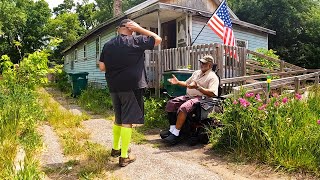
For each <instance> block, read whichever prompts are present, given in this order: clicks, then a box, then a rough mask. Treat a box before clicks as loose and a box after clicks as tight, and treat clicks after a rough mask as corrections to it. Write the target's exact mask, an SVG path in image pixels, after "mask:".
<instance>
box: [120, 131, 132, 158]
mask: <svg viewBox="0 0 320 180" xmlns="http://www.w3.org/2000/svg"><path fill="white" fill-rule="evenodd" d="M131 134H132V128H126V127H122V128H121V157H122V158H127V157H128V149H129V145H130V141H131Z"/></svg>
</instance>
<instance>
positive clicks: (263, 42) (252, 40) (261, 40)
mask: <svg viewBox="0 0 320 180" xmlns="http://www.w3.org/2000/svg"><path fill="white" fill-rule="evenodd" d="M205 23H206V20H205V19H203V18H199V17H193V18H192V42H193V41H194V39H195V38H196V37H197V35H198V34H199V32H200V31H201V29H202V27H203V26H204V25H205ZM233 32H234V35H235V38H236V39H239V40H245V41H248V49H250V50H256V49H257V48H268V35H267V34H266V33H259V32H255V31H250V30H248V29H242V28H241V27H239V26H234V27H233ZM210 43H223V42H222V40H221V39H220V38H219V37H218V36H217V35H216V34H215V33H214V32H213V31H212V30H211V29H210V28H209V27H208V26H205V28H204V29H203V31H202V32H201V34H200V35H199V37H198V38H197V40H196V41H195V43H194V45H197V44H210Z"/></svg>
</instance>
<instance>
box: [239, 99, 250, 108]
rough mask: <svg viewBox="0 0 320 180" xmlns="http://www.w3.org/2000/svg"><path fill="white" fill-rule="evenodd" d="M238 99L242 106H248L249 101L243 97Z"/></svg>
mask: <svg viewBox="0 0 320 180" xmlns="http://www.w3.org/2000/svg"><path fill="white" fill-rule="evenodd" d="M239 101H240V104H241V105H242V106H243V107H248V106H250V102H248V101H247V100H245V99H243V98H239Z"/></svg>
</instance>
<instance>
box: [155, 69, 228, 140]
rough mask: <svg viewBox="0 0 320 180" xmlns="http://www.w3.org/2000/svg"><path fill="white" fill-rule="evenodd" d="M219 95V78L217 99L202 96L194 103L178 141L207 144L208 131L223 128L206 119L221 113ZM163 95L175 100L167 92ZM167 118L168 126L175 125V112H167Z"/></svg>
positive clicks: (210, 119)
mask: <svg viewBox="0 0 320 180" xmlns="http://www.w3.org/2000/svg"><path fill="white" fill-rule="evenodd" d="M213 70H215V69H213ZM215 72H216V71H215ZM216 74H217V73H216ZM218 77H219V76H218ZM221 93H222V88H221V86H220V77H219V88H218V97H214V98H208V97H206V96H203V97H202V98H201V100H200V102H198V103H195V105H194V108H193V110H192V111H191V112H190V113H188V114H187V118H186V121H185V123H184V124H183V126H182V128H181V131H180V140H182V139H187V141H188V144H189V145H191V146H193V145H196V144H198V143H202V144H207V143H209V136H210V134H208V129H212V128H213V129H214V128H219V127H222V126H223V124H222V123H221V122H220V121H218V120H217V119H216V118H212V117H208V115H209V114H210V113H212V112H215V113H222V112H223V106H222V101H223V100H224V98H223V97H221ZM164 94H165V95H166V96H167V97H169V99H173V98H175V97H173V96H170V95H169V94H168V93H167V92H164ZM167 118H168V120H169V123H170V125H175V124H176V121H177V112H168V113H167ZM160 136H161V138H162V139H164V138H165V137H162V136H163V135H162V134H161V132H160ZM172 145H174V144H172Z"/></svg>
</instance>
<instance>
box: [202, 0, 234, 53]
mask: <svg viewBox="0 0 320 180" xmlns="http://www.w3.org/2000/svg"><path fill="white" fill-rule="evenodd" d="M207 25H208V26H209V27H210V28H211V29H212V30H213V32H214V33H216V34H217V35H218V36H219V37H220V38H221V39H222V40H223V43H224V44H225V45H228V46H234V44H235V37H234V34H233V30H232V23H231V19H230V15H229V11H228V6H227V4H226V1H223V2H222V3H221V4H220V6H219V7H218V9H217V10H216V12H215V13H214V14H213V15H212V17H211V18H210V19H209V21H208V23H207ZM229 53H231V54H230V55H231V56H233V57H235V56H236V54H233V53H232V52H229Z"/></svg>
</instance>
